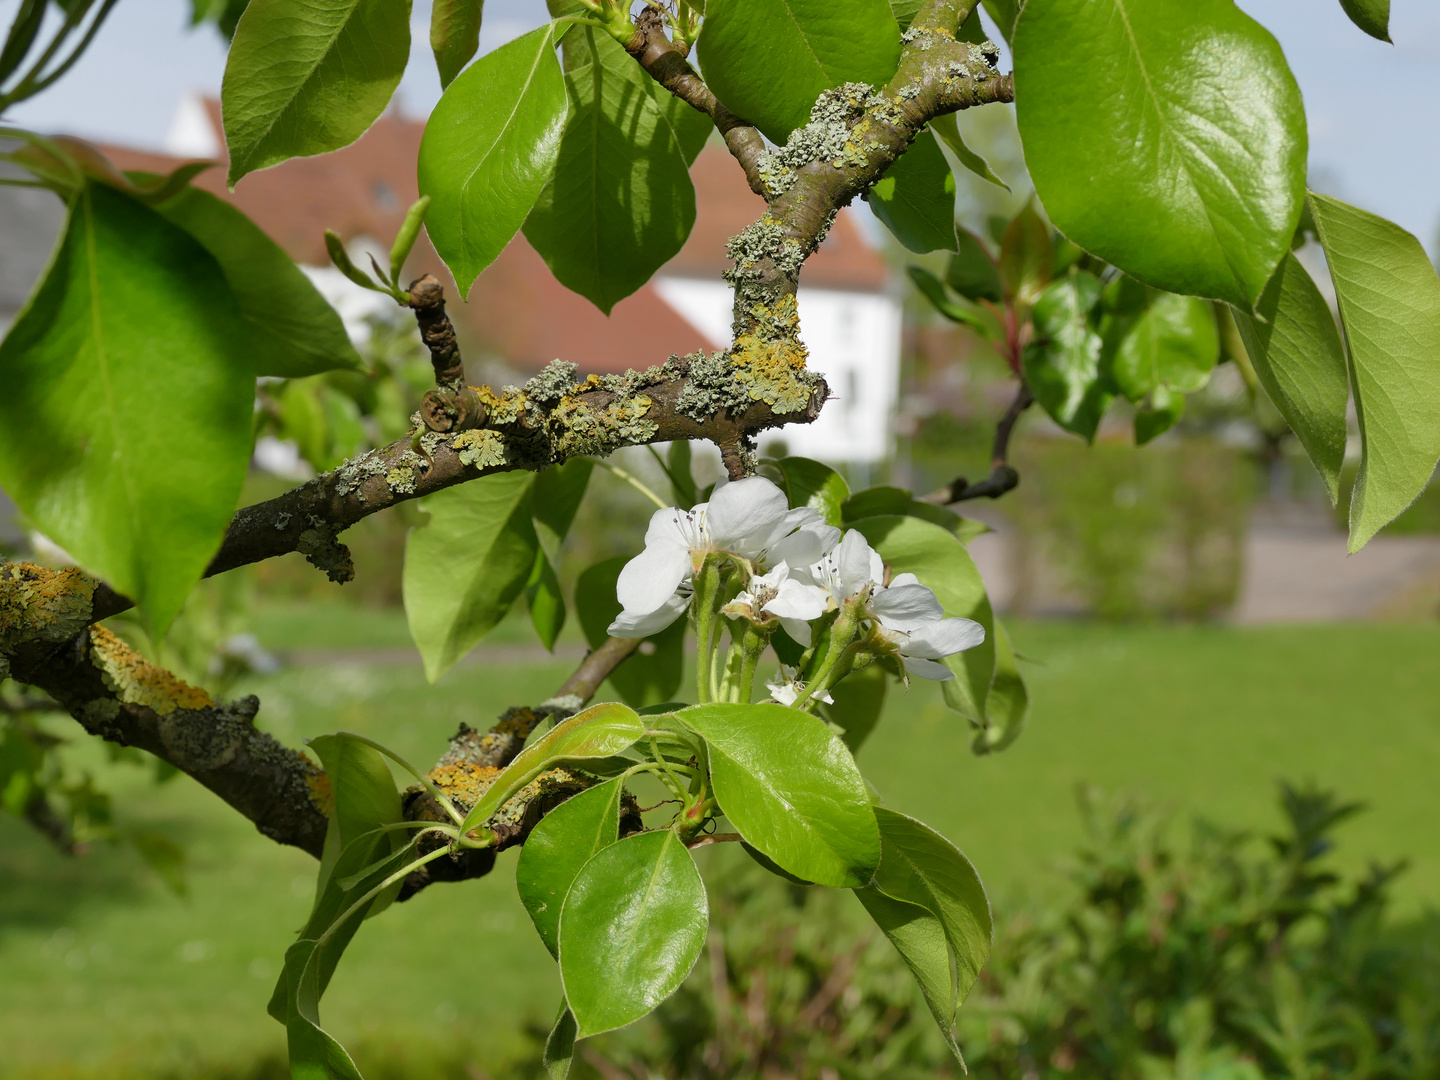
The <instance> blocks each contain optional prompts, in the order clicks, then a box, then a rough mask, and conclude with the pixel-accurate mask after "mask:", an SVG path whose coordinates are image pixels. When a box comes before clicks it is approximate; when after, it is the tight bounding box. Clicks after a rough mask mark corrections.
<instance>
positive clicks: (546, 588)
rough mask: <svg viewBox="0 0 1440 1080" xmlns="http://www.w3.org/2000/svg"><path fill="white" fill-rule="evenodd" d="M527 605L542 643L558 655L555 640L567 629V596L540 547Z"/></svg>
mask: <svg viewBox="0 0 1440 1080" xmlns="http://www.w3.org/2000/svg"><path fill="white" fill-rule="evenodd" d="M525 603H526V605H527V606H528V607H529V608H530V622H531V624H532V625H533V626H534V627H535V633H536V634H538V635H539V636H540V643H541V644H542V645H544V646H545V648H547V649H549V650H550V651H551V652H554V651H555V639H556V638H558V637H559V636H560V631H561V630H563V629H565V594H564V593H563V592H562V591H561V589H560V578H559V577H558V576H557V575H556V573H555V567H554V566H553V565H551V563H550V560H549V559H548V558H547V557H546V555H545V552H544V551H542V550H540V549H539V548H537V549H536V550H535V564H534V566H532V567H531V568H530V577H529V579H528V580H527V581H526V582H525Z"/></svg>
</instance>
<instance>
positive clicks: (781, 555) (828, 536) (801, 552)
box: [769, 524, 840, 566]
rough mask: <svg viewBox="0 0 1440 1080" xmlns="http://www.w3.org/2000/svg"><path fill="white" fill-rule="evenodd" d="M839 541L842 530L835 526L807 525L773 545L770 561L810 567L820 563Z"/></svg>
mask: <svg viewBox="0 0 1440 1080" xmlns="http://www.w3.org/2000/svg"><path fill="white" fill-rule="evenodd" d="M839 539H840V530H839V529H837V528H835V527H834V526H833V525H816V524H811V525H806V526H805V527H803V528H801V529H800V531H799V532H793V533H791V534H790V535H789V536H786V537H784V538H783V539H780V540H777V541H776V542H775V543H774V544H773V545H771V547H770V552H769V554H770V561H771V562H772V563H776V562H785V563H789V564H790V565H791V566H810V565H811V564H812V563H816V562H819V560H820V558H821V556H823V555H824V554H825V553H826V552H827V551H829V550H830V549H831V548H833V547H834V546H835V543H836V541H838V540H839Z"/></svg>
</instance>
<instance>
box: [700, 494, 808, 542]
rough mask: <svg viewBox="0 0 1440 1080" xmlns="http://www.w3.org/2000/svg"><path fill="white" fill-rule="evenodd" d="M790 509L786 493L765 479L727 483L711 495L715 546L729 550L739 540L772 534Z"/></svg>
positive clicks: (708, 516)
mask: <svg viewBox="0 0 1440 1080" xmlns="http://www.w3.org/2000/svg"><path fill="white" fill-rule="evenodd" d="M788 509H789V506H788V504H787V502H786V499H785V493H784V492H783V491H781V490H780V489H779V488H778V487H776V486H775V485H774V484H773V483H771V482H770V481H769V480H766V479H765V478H764V477H763V476H749V477H746V478H745V479H744V480H736V481H735V482H734V483H731V484H726V485H725V486H724V487H723V488H721V489H720V490H718V491H716V492H715V494H714V495H713V496H711V499H710V505H709V508H708V510H707V511H706V525H707V526H708V528H709V530H710V540H711V543H712V544H713V545H714V546H715V548H716V549H718V550H725V551H728V550H730V549H731V548H732V547H733V546H734V545H735V543H736V541H739V540H742V539H744V538H746V537H749V536H751V535H753V534H755V533H765V532H768V531H769V530H770V529H771V528H773V527H774V525H775V524H776V523H777V522H778V521H779V520H780V519H781V518H783V517H784V516H785V513H786V511H787V510H788Z"/></svg>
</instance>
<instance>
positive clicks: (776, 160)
mask: <svg viewBox="0 0 1440 1080" xmlns="http://www.w3.org/2000/svg"><path fill="white" fill-rule="evenodd" d="M873 93H874V87H872V86H870V85H869V84H867V83H858V82H852V83H842V84H841V85H839V86H837V87H835V88H834V89H833V90H826V91H825V92H824V93H823V94H821V95H820V96H819V97H818V98H816V99H815V104H814V105H813V106H812V107H811V109H810V122H809V123H808V124H806V125H805V126H804V127H798V128H796V129H795V130H794V131H792V132H791V133H790V137H789V138H788V139H786V140H785V145H784V146H779V147H776V148H775V149H774V150H767V151H765V152H764V153H763V154H761V155H760V157H759V160H758V161H757V163H756V167H757V169H758V170H759V173H760V178H761V180H763V181H764V183H765V187H766V190H768V191H769V192H770V197H771V198H772V199H773V198H778V197H779V196H781V195H783V194H785V192H787V191H789V190H790V188H791V187H792V186H793V185H794V183H795V178H796V175H797V174H798V173H799V171H800V170H801V169H803V168H804V167H805V166H806V165H810V164H812V163H814V162H827V163H829V164H831V165H833V166H835V167H836V168H840V167H842V166H845V165H863V164H864V163H865V159H864V157H863V156H861V155H859V154H858V152H857V150H856V148H855V147H854V146H853V145H851V142H850V128H851V126H852V125H853V124H854V123H855V121H856V120H857V119H859V117H860V116H861V115H862V114H863V113H864V111H865V104H866V102H867V101H868V100H869V98H870V96H871V94H873Z"/></svg>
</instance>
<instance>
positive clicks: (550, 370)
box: [524, 360, 580, 405]
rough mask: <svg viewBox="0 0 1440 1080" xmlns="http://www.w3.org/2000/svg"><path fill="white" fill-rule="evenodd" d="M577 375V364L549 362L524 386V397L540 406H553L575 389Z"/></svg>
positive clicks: (559, 361)
mask: <svg viewBox="0 0 1440 1080" xmlns="http://www.w3.org/2000/svg"><path fill="white" fill-rule="evenodd" d="M579 374H580V365H579V364H572V363H569V362H567V361H564V360H551V361H550V363H548V364H546V365H545V368H544V370H543V371H541V372H540V374H538V375H536V376H535V377H534V378H533V379H531V380H530V381H529V382H527V383H526V384H525V387H524V393H525V396H526V397H528V398H529V399H530V400H531V401H535V402H538V403H539V404H541V405H553V404H555V403H556V402H557V401H559V400H560V399H561V398H563V397H564V396H565V395H566V394H568V393H570V392H571V391H573V390H574V389H575V383H576V381H577V379H578V377H579Z"/></svg>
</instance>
